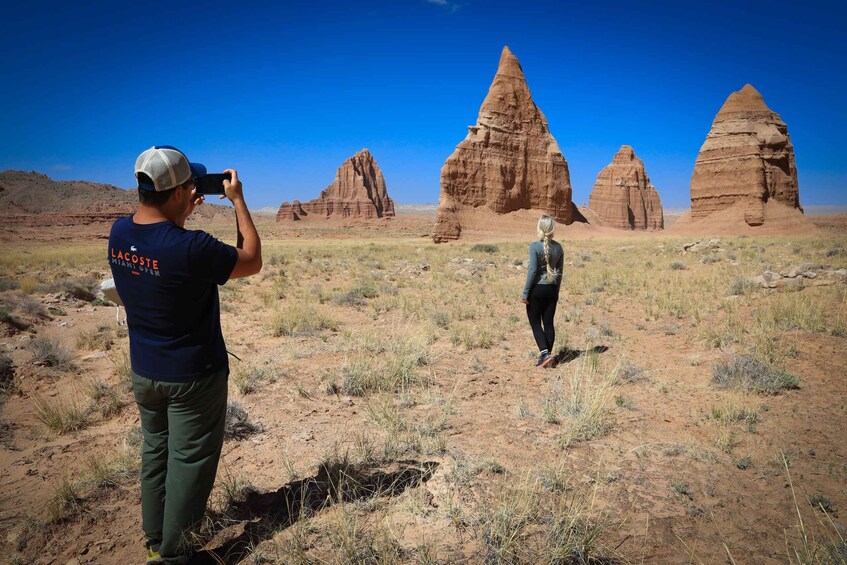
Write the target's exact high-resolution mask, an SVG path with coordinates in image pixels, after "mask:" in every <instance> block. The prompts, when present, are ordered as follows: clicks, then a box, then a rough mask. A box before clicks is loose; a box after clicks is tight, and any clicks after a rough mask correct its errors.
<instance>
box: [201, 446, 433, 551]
mask: <svg viewBox="0 0 847 565" xmlns="http://www.w3.org/2000/svg"><path fill="white" fill-rule="evenodd" d="M437 468H438V463H436V462H434V461H427V462H419V461H413V460H408V461H398V462H396V463H393V464H391V466H390V467H389V470H384V469H371V468H368V467H366V466H362V465H355V464H353V463H350V462H348V461H344V460H341V461H338V462H333V463H324V464H321V466H320V467H319V469H318V472H317V473H316V474H315V476H313V477H308V478H305V479H302V480H299V481H294V482H291V483H288V484H286V485H283V486H282V487H280V488H279V489H277V490H275V491H272V492H255V491H251V492H249V493H247V495H246V496H245V497H244V499H243V501H240V502H237V503H234V504H233V505H232V506H231V507H230V508H228V509H227V510H226V511H224V512H223V513H222V515H221V516H219V518H221V520H219V521H220V522H224V521H225V522H226V523H228V524H233V523H236V526H232V525H229V526H227V527H226V528H225V530H224V531H220V532H218V533H217V534H216V535H215V538H213V540H212V542H211V543H210V544H209V546H212V547H213V548H212V549H206V550H204V551H202V552H200V553H198V554H197V556H196V557H195V559H193V560H192V561H191V563H193V564H202V563H226V564H230V563H238V562H240V561H241V560H243V559H244V558H246V557H247V556H249V555H250V554H251V553H252V551H253V549H255V548H256V546H257V545H258V544H260V543H261V542H263V541H265V540H267V539H270V538H272V537H273V536H274V535H276V534H277V533H279V532H280V531H281V530H284V529H286V528H288V527H290V526H291V525H292V524H294V523H296V522H297V520H299V519H300V518H301V517H303V516H311V515H313V514H315V513H316V512H319V511H321V510H323V509H325V508H328V507H329V506H332V505H333V504H337V503H339V502H351V501H354V500H363V499H368V498H375V497H383V496H398V495H400V494H402V493H403V491H405V490H406V488H408V487H415V486H417V485H419V484H420V483H423V482H426V481H428V480H429V479H430V477H432V474H433V473H434V472H435V470H436V469H437ZM242 528H243V529H242ZM237 531H240V533H237ZM228 533H229V534H230V535H232V536H234V537H230V535H228ZM221 537H227V538H229V539H226V540H225V541H219V540H220V538H221ZM207 547H208V546H207Z"/></svg>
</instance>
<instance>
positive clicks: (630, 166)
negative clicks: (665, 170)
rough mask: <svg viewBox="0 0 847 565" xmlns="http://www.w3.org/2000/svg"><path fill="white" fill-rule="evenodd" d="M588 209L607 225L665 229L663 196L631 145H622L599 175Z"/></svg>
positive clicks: (619, 227)
mask: <svg viewBox="0 0 847 565" xmlns="http://www.w3.org/2000/svg"><path fill="white" fill-rule="evenodd" d="M588 207H589V208H591V210H592V211H593V212H594V213H595V214H596V215H597V218H598V219H599V220H600V223H601V224H602V225H604V226H609V227H613V228H618V229H626V230H660V229H663V228H664V226H665V221H664V214H663V211H662V202H661V201H660V200H659V193H658V192H657V191H656V188H655V187H654V186H653V185H652V184H651V183H650V177H648V176H647V171H646V170H645V168H644V163H643V162H642V161H641V159H639V158H638V157H637V156H636V155H635V151H633V150H632V147H630V146H629V145H622V146H621V148H620V150H619V151H618V152H617V154H616V155H615V156H614V158H613V159H612V162H611V163H609V164H608V165H606V167H604V168H603V170H602V171H600V174H598V175H597V182H595V183H594V188H593V189H592V191H591V196H590V197H589V200H588Z"/></svg>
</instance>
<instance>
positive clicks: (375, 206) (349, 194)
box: [276, 149, 394, 222]
mask: <svg viewBox="0 0 847 565" xmlns="http://www.w3.org/2000/svg"><path fill="white" fill-rule="evenodd" d="M391 216H394V201H393V200H391V198H389V196H388V190H387V188H386V186H385V179H384V178H383V176H382V171H381V170H380V169H379V165H377V163H376V160H375V159H374V158H373V155H371V152H370V151H368V150H367V149H362V150H361V151H359V152H358V153H356V154H355V155H353V156H352V157H350V158H349V159H347V160H346V161H344V163H342V165H341V166H340V167H338V170H337V171H336V173H335V180H334V181H333V182H332V184H330V185H329V186H328V187H326V188H325V189H324V190H322V191H321V193H320V195H319V196H318V197H317V198H316V199H314V200H310V201H308V202H303V203H302V204H301V203H300V202H299V201H297V200H295V201H294V202H293V203H289V202H283V203H282V205H280V207H279V211H278V212H277V215H276V221H277V222H280V221H285V220H301V219H304V218H305V217H312V218H324V219H328V218H363V219H372V218H386V217H391Z"/></svg>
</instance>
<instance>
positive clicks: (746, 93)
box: [691, 84, 802, 226]
mask: <svg viewBox="0 0 847 565" xmlns="http://www.w3.org/2000/svg"><path fill="white" fill-rule="evenodd" d="M771 199H773V200H776V201H779V202H782V203H784V204H786V205H788V206H790V207H792V208H797V209H799V210H800V211H802V208H801V207H800V196H799V189H798V185H797V168H796V166H795V164H794V146H793V145H791V139H790V138H789V137H788V128H787V126H786V125H785V122H783V121H782V119H781V118H780V117H779V114H777V113H776V112H772V111H771V109H770V108H768V106H767V105H766V104H765V101H764V99H763V98H762V95H761V94H759V92H758V91H757V90H756V89H755V88H753V87H752V86H751V85H749V84H747V85H745V86H744V88H742V89H741V90H740V91H739V92H733V93H732V94H730V95H729V98H727V99H726V102H724V105H723V107H722V108H721V109H720V111H719V112H718V115H717V116H715V120H714V122H712V129H711V130H710V131H709V134H708V135H707V136H706V141H705V142H704V143H703V146H702V147H701V148H700V154H699V155H698V156H697V162H696V163H695V165H694V173H693V175H692V176H691V218H692V219H693V220H697V219H701V218H705V217H706V216H708V215H709V214H712V213H713V212H716V211H718V210H723V209H726V208H728V207H730V206H733V205H736V204H738V205H741V206H743V207H744V220H745V221H746V222H747V224H748V225H751V226H756V225H761V224H762V223H763V222H764V217H765V212H764V204H765V203H766V202H768V201H769V200H771Z"/></svg>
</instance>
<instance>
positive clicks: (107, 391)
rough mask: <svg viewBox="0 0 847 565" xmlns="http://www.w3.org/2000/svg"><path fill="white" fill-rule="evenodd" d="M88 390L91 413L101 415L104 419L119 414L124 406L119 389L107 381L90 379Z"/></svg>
mask: <svg viewBox="0 0 847 565" xmlns="http://www.w3.org/2000/svg"><path fill="white" fill-rule="evenodd" d="M86 389H87V392H88V396H89V397H90V398H91V411H92V412H97V413H99V414H100V416H101V417H103V418H108V417H109V416H112V415H114V414H117V413H118V412H120V410H121V408H123V406H124V402H123V400H122V399H121V397H120V394H119V393H118V391H117V389H115V388H114V387H112V386H111V385H110V384H109V383H107V382H106V381H103V380H100V379H90V380H89V381H88V383H87V385H86Z"/></svg>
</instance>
